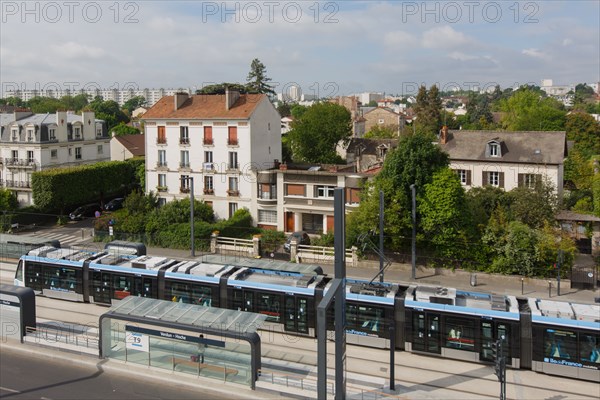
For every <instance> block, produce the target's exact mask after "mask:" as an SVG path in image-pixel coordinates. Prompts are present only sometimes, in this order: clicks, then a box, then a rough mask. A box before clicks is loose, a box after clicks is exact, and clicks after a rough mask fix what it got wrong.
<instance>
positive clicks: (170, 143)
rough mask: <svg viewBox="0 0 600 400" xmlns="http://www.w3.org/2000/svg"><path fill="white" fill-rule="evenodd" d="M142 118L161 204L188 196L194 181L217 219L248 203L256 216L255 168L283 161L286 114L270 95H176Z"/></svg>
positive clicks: (150, 177)
mask: <svg viewBox="0 0 600 400" xmlns="http://www.w3.org/2000/svg"><path fill="white" fill-rule="evenodd" d="M142 120H143V121H144V128H145V134H144V137H145V139H146V140H145V144H146V189H147V190H156V191H158V196H159V201H160V202H161V203H163V204H164V203H166V202H167V201H171V200H174V199H182V198H184V197H186V196H189V192H190V190H191V184H190V183H191V182H193V185H194V196H195V197H196V198H198V199H201V200H204V201H205V202H207V203H208V204H210V205H211V206H212V207H213V209H214V211H215V215H216V216H217V218H223V219H226V218H229V217H230V216H231V215H233V213H234V212H235V211H236V210H237V209H240V208H244V207H245V208H248V209H249V210H250V212H251V213H252V215H253V216H255V215H256V201H255V199H256V197H257V186H256V171H257V170H261V169H265V168H271V167H272V166H273V165H275V163H276V162H278V161H277V160H281V116H280V115H279V113H278V112H277V110H276V109H275V107H273V105H272V104H271V102H270V100H269V98H268V97H267V96H266V95H264V94H240V93H239V92H235V91H229V90H228V91H227V92H226V94H224V95H194V96H189V95H188V94H187V93H176V94H175V95H174V96H165V97H163V98H162V99H161V100H160V101H159V102H158V103H156V104H155V105H154V106H153V107H152V108H151V109H150V110H148V111H147V112H146V113H145V114H144V116H143V117H142ZM188 178H193V179H192V180H191V182H190V179H188Z"/></svg>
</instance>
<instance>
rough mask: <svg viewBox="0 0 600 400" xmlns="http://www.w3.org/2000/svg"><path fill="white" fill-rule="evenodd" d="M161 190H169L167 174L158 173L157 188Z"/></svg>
mask: <svg viewBox="0 0 600 400" xmlns="http://www.w3.org/2000/svg"><path fill="white" fill-rule="evenodd" d="M156 190H158V191H159V192H165V191H166V190H167V175H166V174H158V187H157V188H156Z"/></svg>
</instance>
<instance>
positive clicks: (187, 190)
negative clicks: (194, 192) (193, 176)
mask: <svg viewBox="0 0 600 400" xmlns="http://www.w3.org/2000/svg"><path fill="white" fill-rule="evenodd" d="M189 192H190V188H189V187H183V186H182V187H180V188H179V193H189Z"/></svg>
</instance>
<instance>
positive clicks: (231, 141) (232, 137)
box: [227, 126, 238, 146]
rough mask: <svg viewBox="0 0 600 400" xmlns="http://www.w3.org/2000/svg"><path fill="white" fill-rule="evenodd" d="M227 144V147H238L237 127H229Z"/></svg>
mask: <svg viewBox="0 0 600 400" xmlns="http://www.w3.org/2000/svg"><path fill="white" fill-rule="evenodd" d="M227 144H228V145H229V146H237V145H238V137H237V126H230V127H229V128H228V132H227Z"/></svg>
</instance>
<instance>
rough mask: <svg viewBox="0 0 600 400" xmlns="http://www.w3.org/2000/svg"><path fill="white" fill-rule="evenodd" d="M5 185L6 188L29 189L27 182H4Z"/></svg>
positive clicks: (29, 184)
mask: <svg viewBox="0 0 600 400" xmlns="http://www.w3.org/2000/svg"><path fill="white" fill-rule="evenodd" d="M5 184H6V187H7V188H25V189H28V188H31V183H30V182H27V181H14V180H6V181H5Z"/></svg>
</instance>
